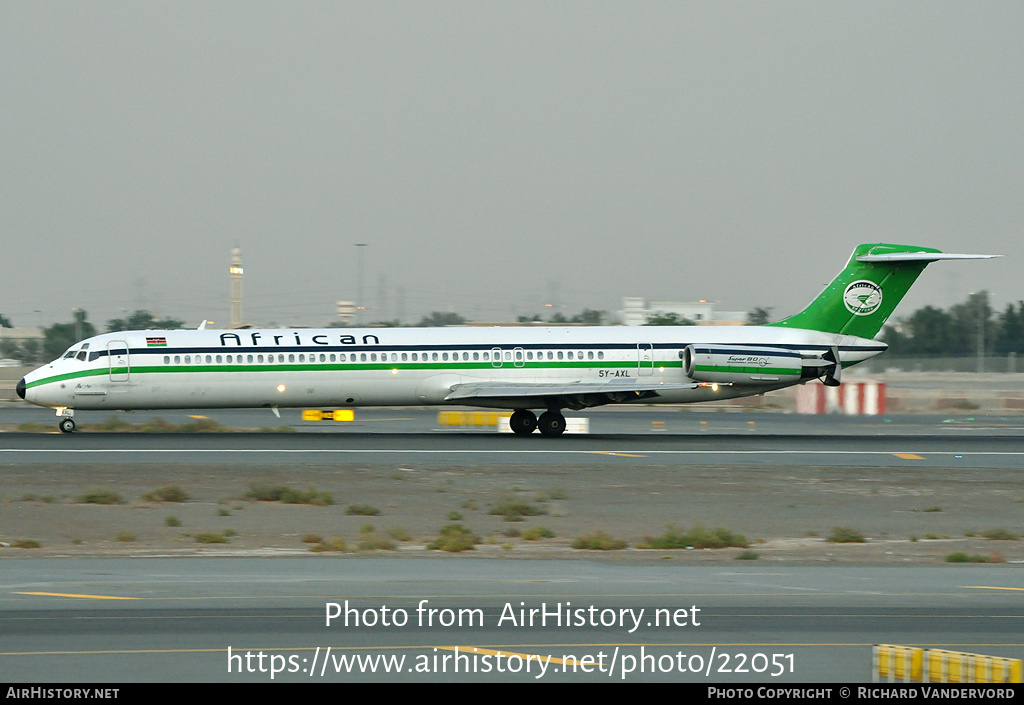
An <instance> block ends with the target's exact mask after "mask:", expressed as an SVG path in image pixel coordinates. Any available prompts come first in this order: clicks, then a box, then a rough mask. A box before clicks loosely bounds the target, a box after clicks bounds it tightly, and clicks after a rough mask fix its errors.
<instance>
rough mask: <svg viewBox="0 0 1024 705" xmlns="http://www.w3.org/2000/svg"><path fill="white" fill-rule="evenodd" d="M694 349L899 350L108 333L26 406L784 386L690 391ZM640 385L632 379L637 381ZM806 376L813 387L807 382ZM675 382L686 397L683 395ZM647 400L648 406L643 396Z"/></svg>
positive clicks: (499, 335) (523, 404)
mask: <svg viewBox="0 0 1024 705" xmlns="http://www.w3.org/2000/svg"><path fill="white" fill-rule="evenodd" d="M688 345H723V346H729V345H739V346H755V347H756V346H763V347H766V348H772V349H781V348H785V349H788V350H791V351H793V352H796V353H799V354H800V355H803V356H806V357H813V356H820V355H821V354H822V353H823V352H824V351H826V350H828V349H829V348H830V347H836V348H838V351H839V355H840V357H841V360H842V363H843V365H849V364H852V363H856V362H860V361H862V360H865V359H867V358H869V357H872V356H874V355H876V354H878V353H879V352H881V351H883V350H884V349H885V345H884V344H883V343H879V342H877V341H874V340H867V339H863V338H856V337H851V336H843V335H836V334H830V333H820V332H816V331H810V330H794V329H791V328H779V327H771V326H764V327H758V326H737V327H732V326H728V327H727V326H722V327H714V326H709V327H703V326H701V327H696V326H687V327H658V326H651V327H642V328H636V327H491V328H473V327H468V328H429V329H427V328H419V329H417V328H375V329H359V330H351V329H346V328H326V329H283V330H269V329H245V330H167V331H132V332H119V333H106V334H103V335H98V336H95V337H93V338H90V339H89V340H86V341H82V342H81V343H78V344H76V345H74V346H73V347H72V348H71V349H70V350H69V351H68V352H67V353H66V354H65V355H64V357H62V358H60V359H57V360H55V361H53V362H52V363H50V364H48V365H44V366H43V367H40V368H39V369H37V370H35V371H33V372H31V373H30V374H28V375H26V377H25V379H24V380H23V382H24V390H25V399H26V400H27V401H29V402H32V403H34V404H38V405H40V406H49V407H55V408H67V409H112V410H113V409H171V408H173V409H177V408H187V409H193V408H218V407H236V408H253V407H275V408H276V407H281V408H285V407H324V408H327V407H334V406H404V405H425V404H450V403H458V404H462V405H470V406H490V407H499V408H531V407H534V408H535V407H539V406H544V403H543V402H541V401H538V399H537V398H536V397H532V398H531V397H522V398H520V397H516V396H515V395H514V394H510V395H506V396H504V397H491V398H485V397H481V398H466V396H465V395H463V396H462V397H460V398H458V399H455V400H453V399H449V396H450V395H451V392H452V390H453V388H455V387H458V386H459V385H474V384H490V385H495V384H504V385H530V384H535V385H541V384H542V385H552V384H561V385H565V389H566V390H567V391H568V392H569V393H571V391H572V389H573V385H582V386H583V387H586V385H594V384H598V383H603V382H609V383H611V382H616V383H618V382H621V383H623V384H629V383H633V384H643V385H645V386H646V387H648V388H649V387H651V386H652V385H655V386H656V385H659V384H664V385H666V389H665V390H664V391H657V392H656V398H653V399H652V398H650V397H647V398H644V399H642V401H643V402H644V403H682V402H696V401H707V400H712V399H724V398H730V397H737V396H746V395H750V394H758V393H761V392H765V391H770V390H773V389H779V388H781V387H785V386H790V385H791V384H795V383H796V382H794V381H791V380H790V381H784V382H780V381H772V380H771V379H770V378H766V379H764V380H763V381H761V382H757V383H745V384H737V385H732V386H729V385H723V386H719V385H714V386H712V385H706V386H699V387H694V388H679V387H680V386H681V385H683V384H685V383H687V382H691V381H693V380H691V379H690V378H688V377H687V376H686V374H685V371H684V369H683V365H682V362H681V353H682V352H683V351H684V349H685V348H686V347H687V346H688ZM631 380H632V382H631ZM803 381H806V380H803ZM670 385H672V386H674V387H675V388H669V386H670ZM637 401H641V399H637Z"/></svg>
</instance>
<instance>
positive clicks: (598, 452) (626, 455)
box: [593, 450, 647, 458]
mask: <svg viewBox="0 0 1024 705" xmlns="http://www.w3.org/2000/svg"><path fill="white" fill-rule="evenodd" d="M593 453H594V455H617V456H619V457H621V458H646V457H647V456H646V455H636V454H635V453H615V452H613V451H610V450H595V451H593Z"/></svg>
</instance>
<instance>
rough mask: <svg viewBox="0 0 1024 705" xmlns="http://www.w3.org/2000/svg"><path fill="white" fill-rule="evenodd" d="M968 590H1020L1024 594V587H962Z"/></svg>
mask: <svg viewBox="0 0 1024 705" xmlns="http://www.w3.org/2000/svg"><path fill="white" fill-rule="evenodd" d="M964 587H965V588H967V589H968V590H1020V591H1021V592H1024V587H994V586H992V585H964Z"/></svg>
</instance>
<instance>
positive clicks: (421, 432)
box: [0, 409, 1024, 468]
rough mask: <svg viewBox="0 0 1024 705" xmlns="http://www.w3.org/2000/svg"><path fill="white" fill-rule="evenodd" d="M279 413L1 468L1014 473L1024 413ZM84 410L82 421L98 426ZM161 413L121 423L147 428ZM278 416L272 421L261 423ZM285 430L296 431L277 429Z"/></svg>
mask: <svg viewBox="0 0 1024 705" xmlns="http://www.w3.org/2000/svg"><path fill="white" fill-rule="evenodd" d="M29 411H33V412H34V413H33V414H32V415H31V418H32V419H33V420H34V421H35V420H36V419H37V418H45V419H47V423H52V420H53V417H52V415H44V416H42V417H40V416H39V412H41V411H43V410H29ZM13 413H14V412H13V410H11V409H2V410H0V423H4V422H9V419H10V418H11V417H12V415H13ZM282 414H283V415H284V416H285V418H282V419H275V418H274V417H273V416H272V415H271V414H270V413H269V411H265V410H264V411H259V410H245V411H234V410H232V411H204V412H184V411H183V412H171V413H170V414H168V413H163V414H159V416H160V417H161V418H163V419H166V420H167V421H169V422H171V423H176V424H180V423H185V422H188V421H189V420H193V419H195V418H197V417H198V418H205V419H210V420H213V421H216V422H217V423H219V424H221V425H222V426H224V427H225V428H227V429H234V428H239V429H250V430H252V429H261V430H262V432H249V433H234V432H228V433H217V432H214V433H189V434H183V433H116V432H115V433H106V432H91V431H88V430H84V431H82V432H78V433H74V434H60V433H56V432H50V433H17V432H10V433H5V434H0V463H2V462H17V463H39V462H53V461H54V460H55V459H59V460H60V462H62V463H71V464H72V465H73V464H75V463H85V462H90V463H91V462H104V463H114V464H117V463H138V462H140V461H144V462H196V458H197V457H201V458H202V461H203V462H209V463H237V462H240V461H241V462H248V461H251V460H252V459H254V458H263V459H267V458H275V457H277V458H280V459H281V460H287V462H289V463H300V464H301V463H319V462H325V461H333V460H350V459H351V460H356V459H359V460H362V459H365V458H367V457H372V458H373V459H375V460H376V461H379V462H387V463H397V462H402V461H403V460H406V461H407V460H410V459H416V460H436V459H438V458H451V459H459V461H460V462H485V463H488V464H498V465H500V464H508V463H516V464H522V463H526V464H545V465H553V466H563V465H576V464H578V463H579V462H580V461H581V459H586V461H587V462H601V459H602V456H604V457H605V458H606V459H615V460H621V459H622V458H624V457H631V458H633V459H635V461H636V464H639V465H643V464H646V463H665V462H671V463H678V464H684V465H685V464H704V463H708V462H721V461H726V462H737V463H759V464H766V465H779V464H797V465H815V464H822V463H825V464H830V465H834V464H840V465H857V466H862V465H868V466H883V465H888V464H891V463H893V462H894V458H895V459H898V460H903V461H905V460H914V461H916V462H918V463H921V464H924V465H931V466H940V465H946V464H949V463H954V464H955V465H957V466H958V467H965V468H986V467H991V468H1016V467H1020V466H1021V459H1022V458H1024V418H1019V417H1003V416H996V417H992V416H981V415H979V416H959V417H936V416H904V417H886V418H873V417H859V418H858V417H801V416H794V415H783V414H753V413H750V414H727V413H718V414H716V413H704V414H698V413H690V412H676V411H664V410H646V409H638V410H621V411H620V410H616V411H603V412H602V411H596V412H590V413H589V414H588V415H586V418H588V420H589V421H590V428H591V432H590V433H588V434H585V435H571V434H569V435H565V436H562V437H560V438H543V437H541V436H539V434H534V435H533V436H530V437H527V438H520V437H515V436H512V435H511V434H500V433H497V432H496V431H495V430H493V429H474V428H451V427H439V426H438V424H437V411H436V410H431V409H412V410H409V409H404V410H392V409H389V410H358V411H357V417H356V421H354V422H350V423H338V422H327V423H324V422H321V423H316V422H303V421H302V420H301V418H300V417H299V414H298V412H297V411H296V410H288V411H286V412H282ZM80 416H82V417H84V418H83V419H82V420H81V423H82V424H87V423H90V422H91V421H90V420H89V419H88V417H87V416H86V415H84V414H82V415H80ZM152 416H153V414H146V415H143V414H121V415H118V416H116V417H114V418H117V419H121V420H127V421H129V422H131V423H134V424H141V423H143V422H144V421H145V420H146V418H149V417H152ZM20 417H24V414H19V418H20ZM94 417H95V418H96V422H99V421H101V420H102V419H100V418H99V417H98V415H96V414H94ZM107 417H109V415H104V418H107ZM271 419H273V421H274V424H273V425H268V426H265V427H261V426H258V424H262V423H270V420H271ZM36 423H41V422H39V421H36ZM85 428H86V429H87V428H88V427H87V426H85ZM281 429H288V431H289V432H287V433H285V432H274V431H280V430H281ZM615 460H606V462H615Z"/></svg>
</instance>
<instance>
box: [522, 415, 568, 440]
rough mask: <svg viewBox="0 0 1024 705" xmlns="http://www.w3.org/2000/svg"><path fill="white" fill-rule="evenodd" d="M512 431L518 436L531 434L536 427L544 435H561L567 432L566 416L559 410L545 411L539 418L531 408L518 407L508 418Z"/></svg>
mask: <svg viewBox="0 0 1024 705" xmlns="http://www.w3.org/2000/svg"><path fill="white" fill-rule="evenodd" d="M508 423H509V426H510V427H511V428H512V433H514V434H516V435H517V436H529V435H530V434H531V433H533V431H534V429H538V428H539V429H540V433H541V435H542V436H548V437H549V438H550V437H554V436H561V435H562V434H563V433H564V432H565V417H564V416H562V414H561V412H559V411H545V412H544V413H543V414H541V415H540V419H539V420H538V419H537V416H536V414H534V413H533V412H532V411H530V410H529V409H516V410H515V411H513V412H512V418H510V419H509V420H508Z"/></svg>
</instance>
